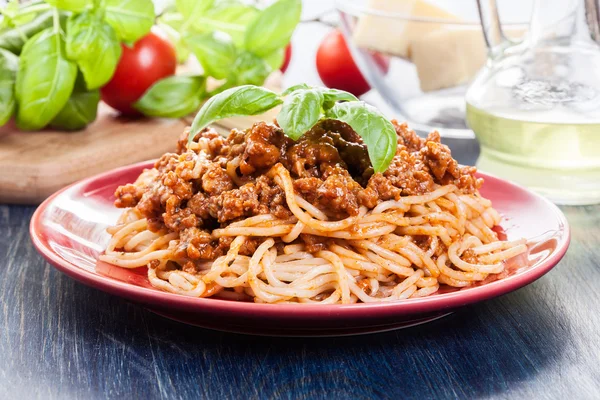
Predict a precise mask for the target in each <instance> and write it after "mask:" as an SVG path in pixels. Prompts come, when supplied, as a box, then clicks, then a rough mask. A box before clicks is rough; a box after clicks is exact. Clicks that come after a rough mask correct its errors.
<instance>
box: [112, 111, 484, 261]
mask: <svg viewBox="0 0 600 400" xmlns="http://www.w3.org/2000/svg"><path fill="white" fill-rule="evenodd" d="M392 124H393V125H394V128H395V130H396V134H397V136H398V148H397V150H396V154H395V156H394V158H393V160H392V162H391V164H390V166H389V168H388V169H387V170H386V171H385V172H384V173H377V174H374V173H373V168H372V166H371V163H370V160H369V155H368V152H367V147H366V145H365V144H364V143H363V141H362V139H361V138H360V136H359V135H357V134H356V132H354V131H353V130H352V128H351V127H350V126H349V125H347V124H345V123H343V122H340V121H334V120H325V121H322V122H320V123H319V124H317V125H316V126H315V127H313V128H312V129H311V130H310V131H308V132H306V133H305V134H304V135H303V136H302V137H301V138H300V139H299V140H297V141H293V140H291V139H290V138H288V137H286V136H285V135H284V133H283V131H282V129H281V128H280V127H279V126H277V124H269V123H265V122H261V123H256V124H254V126H252V127H251V128H250V129H247V130H245V131H241V130H236V129H234V130H232V131H231V133H230V134H229V136H228V137H227V138H226V139H225V138H223V137H222V136H220V135H219V134H218V133H217V132H216V131H215V130H214V129H210V128H206V129H204V130H202V131H201V132H200V133H198V134H197V135H196V136H195V137H194V140H193V143H192V144H191V145H190V146H189V148H188V131H186V132H184V133H183V134H182V136H181V137H180V139H179V142H178V147H177V153H167V154H165V155H163V156H162V157H161V158H160V159H159V160H158V161H157V162H156V163H155V166H154V169H153V170H150V171H148V172H147V173H146V172H145V173H143V174H142V175H141V176H140V178H139V179H138V181H136V183H135V184H129V185H124V186H121V187H119V188H118V189H117V191H116V192H115V197H116V200H115V204H116V205H117V206H118V207H136V208H137V210H138V211H139V212H140V214H141V215H142V216H143V217H145V218H147V219H148V222H149V227H150V229H151V230H153V231H158V230H161V229H162V230H168V231H172V232H179V236H180V238H179V243H178V245H177V250H176V252H177V254H178V256H181V257H182V258H183V259H187V260H191V264H188V263H186V264H185V265H186V266H185V268H186V269H187V270H190V271H192V270H194V268H195V264H194V263H195V262H196V261H198V262H200V261H201V260H209V259H214V258H216V257H219V256H221V255H223V254H225V253H226V252H227V250H228V249H229V246H230V245H231V241H232V240H233V238H231V237H221V238H218V239H216V238H214V237H213V236H212V235H211V232H212V230H213V229H215V228H224V227H227V226H228V225H229V224H231V223H232V222H235V221H240V220H242V219H244V218H248V217H252V216H255V215H261V214H271V215H274V216H275V217H277V218H279V219H288V218H291V217H292V216H293V214H292V213H291V211H290V210H289V208H288V206H287V201H286V197H285V194H284V191H283V189H282V188H281V187H280V186H279V185H278V184H276V183H275V182H274V180H273V179H272V178H270V177H268V176H267V172H268V171H269V170H270V169H271V168H272V167H273V166H274V165H276V164H277V163H281V164H282V165H283V167H285V168H286V169H287V170H288V171H290V176H291V177H292V179H293V183H294V190H295V192H296V194H298V195H300V196H301V197H302V198H303V199H305V200H306V201H308V202H309V203H311V204H312V205H314V206H315V207H317V208H319V209H320V210H322V211H323V212H324V213H325V214H326V215H327V216H328V217H330V218H331V219H342V218H346V217H348V216H352V215H357V214H358V212H359V209H360V207H361V206H365V207H367V208H369V209H372V208H374V207H376V206H377V204H378V203H380V202H382V201H386V200H398V199H399V198H400V197H401V196H407V195H419V194H423V193H428V192H431V191H432V190H434V189H435V187H436V185H445V184H454V185H456V186H457V187H458V188H459V189H460V191H461V192H462V193H474V192H476V191H477V189H478V188H479V187H480V186H481V180H480V179H477V178H475V172H476V170H475V168H474V167H461V166H459V165H458V163H457V162H456V160H454V159H453V158H452V156H451V154H450V150H449V149H448V147H446V146H445V145H443V144H441V141H440V137H439V134H438V133H437V132H432V133H431V134H429V136H428V137H427V138H426V139H424V138H420V137H419V136H417V135H416V133H415V132H414V131H412V130H410V129H409V128H408V126H407V125H406V124H399V123H397V122H396V121H392ZM263 240H264V238H251V239H249V240H248V241H247V242H246V244H245V245H244V246H243V248H242V249H241V250H240V252H241V254H247V255H251V254H252V253H253V252H254V250H255V249H256V247H257V246H258V245H260V243H262V241H263ZM299 241H301V242H303V243H305V245H306V248H307V250H308V251H311V252H314V251H318V250H320V249H323V248H325V247H326V244H327V240H326V239H323V238H320V237H316V236H312V235H305V234H302V235H300V239H299Z"/></svg>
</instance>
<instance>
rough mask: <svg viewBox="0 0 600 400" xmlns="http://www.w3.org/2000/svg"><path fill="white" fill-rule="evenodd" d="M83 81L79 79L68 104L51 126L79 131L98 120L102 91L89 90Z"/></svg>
mask: <svg viewBox="0 0 600 400" xmlns="http://www.w3.org/2000/svg"><path fill="white" fill-rule="evenodd" d="M81 81H82V79H81V78H79V79H77V82H76V83H75V89H74V90H73V93H71V97H69V100H68V101H67V104H65V106H64V107H63V108H62V110H60V112H59V113H58V115H56V117H54V119H53V120H52V121H51V122H50V126H52V127H54V128H59V129H66V130H79V129H83V128H85V127H86V126H87V125H88V124H89V123H91V122H93V121H94V120H95V119H96V115H97V112H98V102H100V91H99V90H87V89H86V87H85V83H84V82H81Z"/></svg>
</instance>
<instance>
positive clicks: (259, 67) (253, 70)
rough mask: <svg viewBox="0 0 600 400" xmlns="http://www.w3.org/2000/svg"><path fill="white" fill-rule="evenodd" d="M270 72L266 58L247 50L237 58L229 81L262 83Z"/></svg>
mask: <svg viewBox="0 0 600 400" xmlns="http://www.w3.org/2000/svg"><path fill="white" fill-rule="evenodd" d="M270 73H271V68H270V67H269V65H268V64H267V63H266V61H265V60H264V59H262V58H260V57H258V56H256V55H254V54H252V53H249V52H247V51H246V52H243V53H241V54H240V55H239V56H238V57H237V59H236V60H235V63H234V64H233V67H232V69H231V72H230V74H229V77H228V78H227V81H228V83H230V84H236V85H262V84H263V83H264V82H265V79H267V76H269V74H270Z"/></svg>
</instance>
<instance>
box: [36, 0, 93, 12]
mask: <svg viewBox="0 0 600 400" xmlns="http://www.w3.org/2000/svg"><path fill="white" fill-rule="evenodd" d="M45 1H46V3H48V4H50V5H51V6H54V7H56V8H60V9H61V10H65V11H74V12H81V11H83V10H85V9H86V8H88V7H90V8H91V7H92V6H93V5H94V3H93V1H91V0H45Z"/></svg>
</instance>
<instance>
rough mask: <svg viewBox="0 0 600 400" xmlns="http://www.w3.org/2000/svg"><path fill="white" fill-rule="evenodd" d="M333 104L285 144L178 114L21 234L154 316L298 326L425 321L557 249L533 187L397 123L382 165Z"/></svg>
mask: <svg viewBox="0 0 600 400" xmlns="http://www.w3.org/2000/svg"><path fill="white" fill-rule="evenodd" d="M341 104H343V103H341ZM284 107H285V103H284ZM201 112H202V111H201ZM369 112H370V111H369ZM340 115H342V117H341V118H340V119H335V118H319V119H318V121H316V123H314V124H312V123H311V124H310V126H311V128H310V129H308V130H307V131H305V133H304V134H302V135H301V136H300V137H297V138H295V139H293V138H291V137H288V136H287V135H286V132H285V130H284V128H282V127H281V126H280V124H278V123H277V122H273V123H268V122H260V123H255V124H254V125H253V126H252V127H249V128H247V129H245V130H237V129H234V130H232V131H231V133H230V134H229V136H228V137H223V136H221V135H219V134H218V133H217V132H216V131H214V130H213V129H211V128H209V127H203V126H202V127H200V128H198V127H196V131H194V126H192V130H191V131H190V130H188V131H186V132H184V133H183V135H182V137H181V139H180V140H179V142H178V143H177V151H176V152H173V153H167V154H165V155H163V156H162V157H161V158H160V159H158V160H156V161H150V162H145V163H141V164H135V165H131V166H128V167H124V168H120V169H117V170H114V171H110V172H107V173H104V174H101V175H98V176H95V177H91V178H88V179H86V180H83V181H81V182H79V183H76V184H74V185H72V186H70V187H67V188H65V189H63V190H61V191H59V192H58V193H56V194H54V195H53V196H51V197H50V198H49V199H47V200H46V201H45V202H44V203H43V204H42V205H41V206H40V207H39V208H38V210H37V211H36V212H35V214H34V216H33V218H32V221H31V236H32V240H33V243H34V245H35V247H36V248H37V249H38V251H39V252H40V253H41V254H42V255H43V256H44V257H45V258H46V259H47V260H48V261H49V262H50V263H52V264H53V265H54V266H56V267H57V269H59V270H60V271H62V272H64V273H66V274H67V275H69V276H71V277H73V278H75V279H77V280H79V281H81V282H83V283H85V284H88V285H90V286H93V287H96V288H99V289H101V290H104V291H106V292H109V293H112V294H115V295H118V296H121V297H124V298H126V299H128V300H131V301H134V302H137V303H140V304H142V305H144V306H146V307H147V308H149V309H150V310H152V311H154V312H156V313H158V314H161V315H163V316H166V317H169V318H172V319H175V320H179V321H182V322H185V323H188V324H193V325H198V326H203V327H207V328H213V329H221V330H227V331H234V332H244V333H251V334H267V335H298V336H306V335H308V336H313V335H344V334H360V333H368V332H378V331H385V330H390V329H397V328H400V327H404V326H411V325H415V324H418V323H423V322H427V321H430V320H433V319H436V318H439V317H441V316H443V315H446V314H447V313H449V312H450V311H452V310H454V309H456V308H459V307H461V306H464V305H467V304H472V303H475V302H479V301H483V300H486V299H490V298H493V297H496V296H499V295H502V294H505V293H508V292H510V291H513V290H516V289H518V288H520V287H522V286H524V285H527V284H529V283H531V282H533V281H534V280H536V279H538V278H539V277H541V276H542V275H543V274H545V273H546V272H548V271H549V270H550V269H551V268H552V267H553V266H554V265H556V264H557V263H558V262H559V261H560V259H561V258H562V257H563V255H564V254H565V252H566V250H567V247H568V244H569V229H568V224H567V221H566V219H565V217H564V216H563V214H562V213H561V212H560V210H559V209H558V208H557V207H556V206H554V205H553V204H552V203H550V202H549V201H547V200H546V199H544V198H542V197H540V196H538V195H536V194H534V193H532V192H530V191H528V190H526V189H524V188H522V187H519V186H517V185H514V184H512V183H510V182H507V181H504V180H501V179H499V178H496V177H493V176H489V175H486V174H484V173H481V172H478V171H476V169H475V168H474V167H469V166H461V165H459V164H458V163H457V162H456V160H454V159H453V158H452V156H451V153H450V150H449V149H448V147H446V146H445V145H443V144H442V143H441V142H440V136H439V134H438V133H437V132H432V133H431V134H429V135H428V136H427V137H426V138H421V137H419V136H417V135H416V134H415V132H414V131H412V130H410V129H409V127H408V126H407V125H406V124H400V123H398V122H396V121H387V122H386V124H385V125H384V129H388V128H389V127H391V129H393V134H394V135H395V136H396V137H395V138H394V140H393V143H394V149H393V150H394V151H392V152H391V153H390V156H389V157H388V160H387V161H386V162H385V166H384V167H381V165H380V164H381V163H379V164H378V161H377V160H376V159H374V156H373V154H372V153H370V149H369V147H371V148H373V146H374V145H373V144H372V143H373V142H372V141H370V139H368V138H365V137H364V136H363V135H361V134H359V133H357V130H358V131H360V128H357V129H355V127H357V126H358V125H356V124H355V120H352V119H348V120H345V119H344V117H343V115H344V114H342V113H340ZM347 121H348V122H349V123H348V122H347ZM281 125H283V124H281ZM370 126H373V125H372V124H371V125H370Z"/></svg>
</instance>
